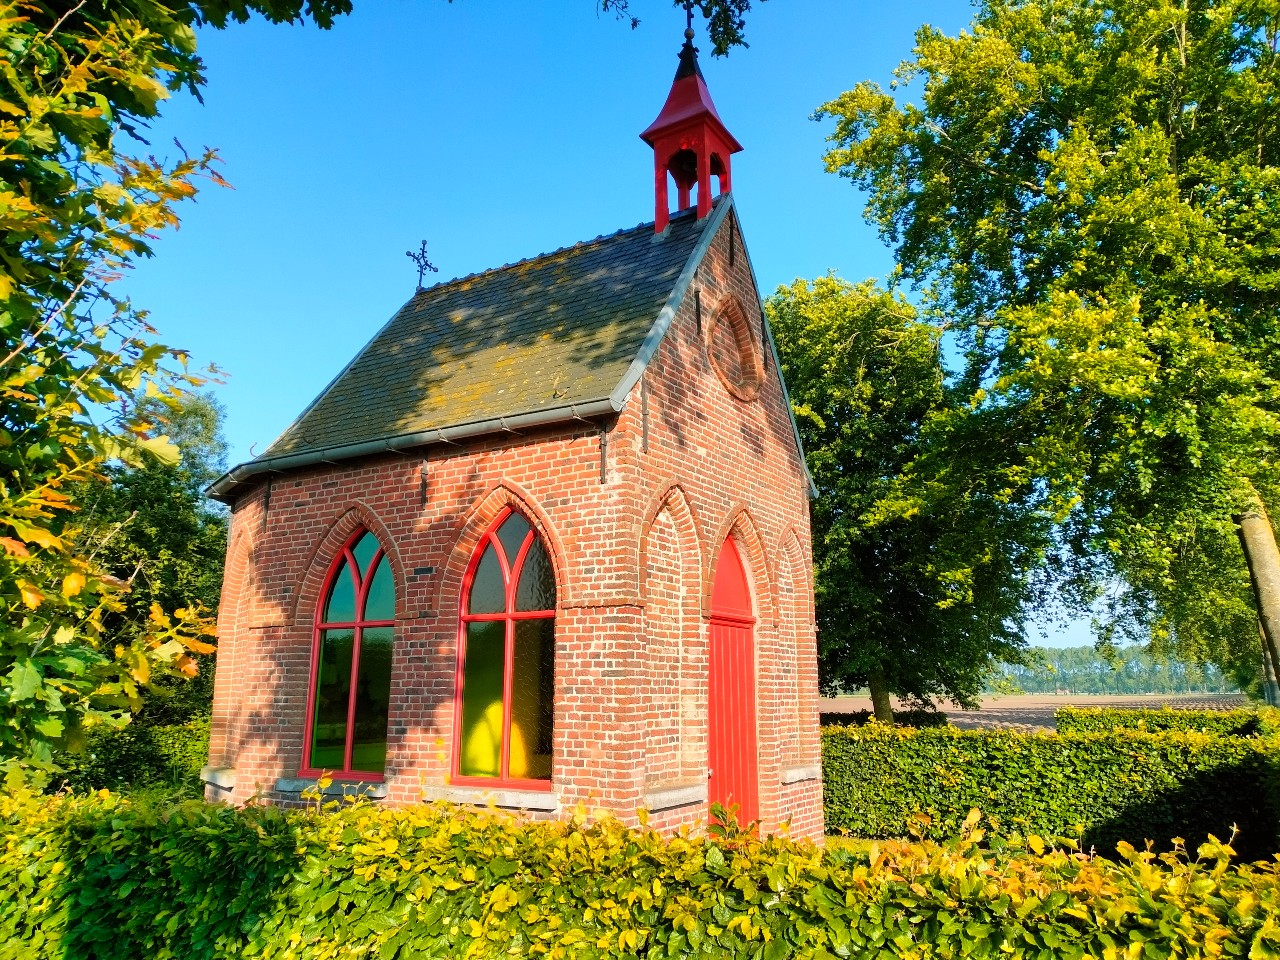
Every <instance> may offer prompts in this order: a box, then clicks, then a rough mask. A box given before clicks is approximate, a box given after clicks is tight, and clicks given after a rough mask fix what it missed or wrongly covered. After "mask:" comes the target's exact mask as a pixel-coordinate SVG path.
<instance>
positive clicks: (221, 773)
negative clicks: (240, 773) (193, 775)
mask: <svg viewBox="0 0 1280 960" xmlns="http://www.w3.org/2000/svg"><path fill="white" fill-rule="evenodd" d="M200 779H201V780H203V781H204V782H205V783H208V784H211V785H212V786H215V787H218V788H220V789H222V790H234V789H235V786H236V768H235V767H213V766H204V767H201V768H200Z"/></svg>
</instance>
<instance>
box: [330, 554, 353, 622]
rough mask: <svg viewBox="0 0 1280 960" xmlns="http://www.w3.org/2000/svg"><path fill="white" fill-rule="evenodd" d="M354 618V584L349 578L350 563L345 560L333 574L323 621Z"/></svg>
mask: <svg viewBox="0 0 1280 960" xmlns="http://www.w3.org/2000/svg"><path fill="white" fill-rule="evenodd" d="M355 618H356V585H355V583H354V582H353V581H352V579H351V564H349V563H347V561H346V560H343V561H342V566H341V567H340V568H339V569H338V572H337V574H335V575H334V578H333V583H332V584H331V585H330V587H329V599H328V601H327V602H326V603H325V605H324V620H323V622H324V623H351V622H352V621H354V620H355Z"/></svg>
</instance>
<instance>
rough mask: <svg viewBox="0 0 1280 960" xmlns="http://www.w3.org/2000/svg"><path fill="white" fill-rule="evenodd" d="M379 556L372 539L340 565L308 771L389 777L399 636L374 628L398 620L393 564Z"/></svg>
mask: <svg viewBox="0 0 1280 960" xmlns="http://www.w3.org/2000/svg"><path fill="white" fill-rule="evenodd" d="M379 551H380V546H379V543H378V540H377V538H376V537H374V536H373V535H372V534H371V533H369V532H368V531H364V532H362V533H361V534H360V535H359V536H357V537H356V540H355V543H354V544H353V545H352V546H351V548H350V549H349V550H345V551H343V554H342V556H340V557H338V558H337V559H336V561H335V563H334V567H335V572H334V574H333V576H332V577H331V578H330V586H329V595H328V596H327V597H326V598H325V604H324V610H323V612H322V613H321V614H320V615H319V617H318V622H317V624H316V634H315V647H314V653H313V656H314V657H315V687H314V689H313V690H312V691H311V697H312V705H311V716H310V721H311V736H310V742H309V743H307V744H306V745H305V747H306V749H305V756H304V766H305V768H306V769H307V770H312V771H319V770H325V771H329V772H331V773H333V774H335V775H338V776H343V777H359V776H360V775H361V774H366V775H367V774H382V773H383V771H384V770H385V769H386V763H387V718H388V716H389V714H390V703H391V659H392V647H393V641H394V637H395V631H394V629H393V628H392V627H390V626H378V625H370V622H371V621H372V622H373V624H377V623H378V622H379V621H382V622H383V623H385V622H386V621H389V620H393V619H394V618H395V606H396V596H395V578H394V575H393V573H392V570H391V565H390V562H389V561H388V560H387V559H386V557H385V556H383V557H380V558H379V557H378V554H379ZM375 558H377V560H376V563H375ZM357 567H359V568H360V569H361V570H362V571H363V573H362V574H361V575H360V577H357V576H355V575H354V572H355V570H356V568H357ZM371 568H372V569H371ZM361 579H363V580H364V581H365V582H364V587H365V591H364V593H365V595H364V603H363V605H361V603H360V602H359V597H360V585H361V583H360V581H361ZM336 624H342V625H343V626H340V627H339V626H335V625H336Z"/></svg>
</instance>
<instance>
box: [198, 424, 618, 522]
mask: <svg viewBox="0 0 1280 960" xmlns="http://www.w3.org/2000/svg"><path fill="white" fill-rule="evenodd" d="M621 410H622V404H621V403H619V402H617V401H614V400H612V399H605V400H593V401H591V402H590V403H584V404H570V405H569V406H567V407H551V408H549V409H547V410H537V411H535V412H533V413H521V414H517V415H516V416H514V417H498V418H496V419H490V420H478V421H476V422H474V423H463V424H459V425H458V426H455V427H439V428H436V429H432V430H420V431H418V432H417V433H405V434H401V435H399V436H395V437H383V438H381V439H379V440H363V441H361V442H360V443H346V444H340V445H338V446H332V447H318V448H316V449H314V450H305V451H303V452H302V453H291V454H285V455H284V456H279V457H262V458H260V459H258V460H250V461H249V462H248V463H242V464H240V465H239V466H235V467H232V468H231V469H230V470H228V471H227V472H226V473H224V474H223V475H222V476H220V477H219V478H218V479H217V480H215V481H213V483H211V484H209V486H208V487H207V488H206V489H205V495H206V496H208V497H211V498H212V499H214V500H218V501H220V502H222V503H230V502H231V501H232V500H234V499H235V497H236V493H235V489H236V487H238V486H241V485H242V484H245V483H250V482H252V481H253V480H254V479H256V478H257V477H260V476H262V475H263V474H267V473H283V472H284V471H286V470H297V469H299V468H301V467H311V466H315V465H316V464H320V463H333V462H334V461H338V460H353V459H355V458H357V457H368V456H373V455H374V454H379V453H395V452H398V451H401V450H407V449H409V448H412V447H425V446H431V445H433V444H439V443H456V442H457V441H459V440H468V439H471V438H472V437H479V436H484V435H486V434H493V433H510V432H511V431H513V430H516V429H519V428H521V427H542V426H550V425H551V424H554V423H564V422H566V421H571V420H590V419H592V418H599V417H606V416H611V415H612V414H615V413H618V412H620V411H621Z"/></svg>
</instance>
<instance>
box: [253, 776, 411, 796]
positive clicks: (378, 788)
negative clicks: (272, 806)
mask: <svg viewBox="0 0 1280 960" xmlns="http://www.w3.org/2000/svg"><path fill="white" fill-rule="evenodd" d="M312 789H315V790H320V782H319V780H318V779H317V778H316V777H281V778H280V779H279V780H277V781H276V785H275V790H276V792H277V793H302V792H303V791H304V790H312ZM320 793H321V795H322V796H326V797H368V798H369V799H370V800H381V799H382V798H383V797H385V796H386V795H387V785H386V784H385V783H372V782H370V781H367V780H334V781H333V782H332V783H330V784H329V786H327V787H325V788H324V789H323V790H320Z"/></svg>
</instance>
